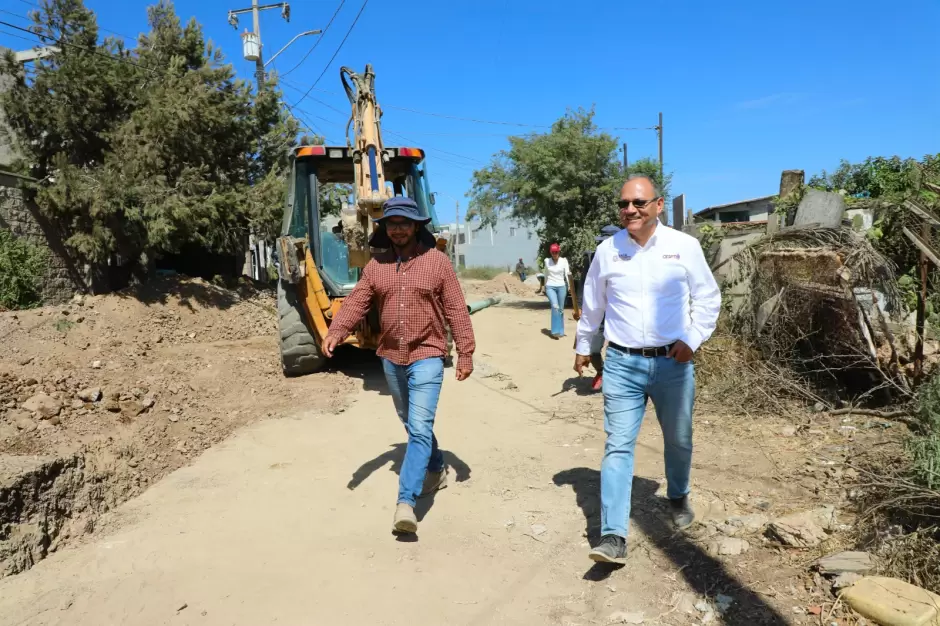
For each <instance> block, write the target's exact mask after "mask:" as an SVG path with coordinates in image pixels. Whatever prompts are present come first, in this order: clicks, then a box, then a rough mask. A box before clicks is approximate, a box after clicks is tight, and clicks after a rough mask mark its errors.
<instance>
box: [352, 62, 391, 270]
mask: <svg viewBox="0 0 940 626" xmlns="http://www.w3.org/2000/svg"><path fill="white" fill-rule="evenodd" d="M339 73H340V79H341V80H342V81H343V88H344V89H345V90H346V95H347V96H348V97H349V103H350V105H351V106H352V115H351V116H350V118H349V124H347V127H346V132H347V137H346V142H347V144H348V145H349V147H350V148H352V157H353V167H354V169H355V186H354V190H353V193H354V197H355V206H354V207H348V208H347V209H346V210H345V211H344V212H343V231H344V232H345V233H348V234H349V236H348V237H347V238H346V242H347V245H348V246H349V263H350V265H351V266H354V267H365V265H366V263H368V261H369V246H368V241H367V240H368V236H369V233H371V231H372V228H370V224H371V223H372V220H375V219H378V218H380V217H382V204H383V203H384V202H385V201H386V200H388V199H389V197H390V196H391V194H390V192H389V189H388V187H387V186H386V185H385V159H386V158H387V157H386V155H385V151H384V149H383V146H382V129H381V122H380V120H381V118H382V110H381V108H380V107H379V104H378V101H377V100H376V98H375V72H373V71H372V65H371V64H367V65H366V69H365V72H364V73H362V74H358V73H356V72H354V71H352V70H351V69H350V68H348V67H343V68H341V69H340V71H339ZM347 78H348V79H349V80H348V82H347ZM350 126H351V127H352V137H351V138H350V137H349V128H350Z"/></svg>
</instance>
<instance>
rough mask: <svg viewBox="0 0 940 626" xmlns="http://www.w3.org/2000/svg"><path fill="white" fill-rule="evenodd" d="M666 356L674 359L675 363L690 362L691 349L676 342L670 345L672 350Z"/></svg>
mask: <svg viewBox="0 0 940 626" xmlns="http://www.w3.org/2000/svg"><path fill="white" fill-rule="evenodd" d="M666 356H668V357H671V358H673V359H675V360H676V362H677V363H688V362H689V361H691V360H692V348H690V347H689V346H687V345H686V344H685V342H684V341H676V342H675V343H674V344H672V350H670V351H669V354H667V355H666Z"/></svg>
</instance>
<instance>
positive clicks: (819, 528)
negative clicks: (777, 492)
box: [767, 506, 835, 548]
mask: <svg viewBox="0 0 940 626" xmlns="http://www.w3.org/2000/svg"><path fill="white" fill-rule="evenodd" d="M834 515H835V509H834V508H833V507H831V506H827V507H823V508H821V509H816V510H815V511H804V512H803V513H794V514H792V515H787V516H785V517H781V518H779V519H776V520H774V521H772V522H771V523H770V526H769V527H768V529H767V530H768V532H769V533H770V535H771V536H772V537H774V538H776V539H777V540H778V541H780V542H781V543H783V544H784V545H787V546H791V547H793V548H812V547H813V546H818V545H819V544H820V543H821V542H822V541H823V540H824V539H825V538H826V536H827V535H826V530H827V529H831V528H832V527H833V526H834V523H833V517H834Z"/></svg>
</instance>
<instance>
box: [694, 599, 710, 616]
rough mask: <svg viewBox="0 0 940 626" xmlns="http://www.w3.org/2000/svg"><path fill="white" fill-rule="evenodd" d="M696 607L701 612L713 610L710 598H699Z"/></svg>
mask: <svg viewBox="0 0 940 626" xmlns="http://www.w3.org/2000/svg"><path fill="white" fill-rule="evenodd" d="M694 608H695V610H696V611H698V612H699V613H706V612H708V611H711V610H712V606H711V605H710V604H709V603H708V600H704V599H703V600H699V601H698V602H696V603H695V605H694Z"/></svg>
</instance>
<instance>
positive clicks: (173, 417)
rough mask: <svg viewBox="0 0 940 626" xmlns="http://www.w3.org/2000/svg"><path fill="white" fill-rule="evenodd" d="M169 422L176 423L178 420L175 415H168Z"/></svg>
mask: <svg viewBox="0 0 940 626" xmlns="http://www.w3.org/2000/svg"><path fill="white" fill-rule="evenodd" d="M170 421H171V422H173V423H176V422H178V421H180V418H179V417H178V416H176V415H170Z"/></svg>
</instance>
